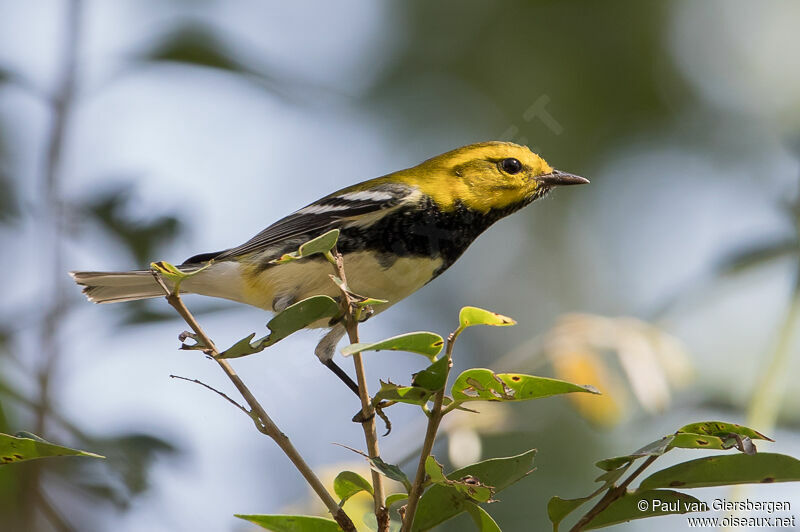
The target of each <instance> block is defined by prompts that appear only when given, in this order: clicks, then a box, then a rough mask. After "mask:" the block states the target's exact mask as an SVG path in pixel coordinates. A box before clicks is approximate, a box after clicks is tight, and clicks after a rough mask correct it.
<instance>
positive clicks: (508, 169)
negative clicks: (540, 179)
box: [500, 157, 522, 174]
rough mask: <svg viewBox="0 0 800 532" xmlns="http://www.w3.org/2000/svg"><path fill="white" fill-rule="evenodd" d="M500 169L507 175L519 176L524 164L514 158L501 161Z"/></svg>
mask: <svg viewBox="0 0 800 532" xmlns="http://www.w3.org/2000/svg"><path fill="white" fill-rule="evenodd" d="M500 168H501V169H502V170H503V171H504V172H505V173H507V174H518V173H520V171H521V170H522V163H521V162H519V161H518V160H517V159H514V158H513V157H509V158H508V159H503V160H502V161H500Z"/></svg>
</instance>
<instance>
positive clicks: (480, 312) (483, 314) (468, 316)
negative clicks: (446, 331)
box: [458, 307, 517, 329]
mask: <svg viewBox="0 0 800 532" xmlns="http://www.w3.org/2000/svg"><path fill="white" fill-rule="evenodd" d="M458 323H459V328H461V329H466V328H467V327H472V326H473V325H491V326H493V327H507V326H509V325H516V323H517V322H516V321H514V320H513V319H511V318H509V317H508V316H503V315H502V314H498V313H496V312H491V311H488V310H484V309H482V308H478V307H464V308H462V309H461V312H459V313H458Z"/></svg>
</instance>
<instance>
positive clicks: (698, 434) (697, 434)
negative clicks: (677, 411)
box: [671, 421, 773, 454]
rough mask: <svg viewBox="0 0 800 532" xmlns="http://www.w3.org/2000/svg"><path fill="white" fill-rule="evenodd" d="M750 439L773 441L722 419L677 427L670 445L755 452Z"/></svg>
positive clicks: (754, 431) (747, 428)
mask: <svg viewBox="0 0 800 532" xmlns="http://www.w3.org/2000/svg"><path fill="white" fill-rule="evenodd" d="M752 440H767V441H773V440H772V439H770V438H768V437H767V436H764V435H763V434H761V433H760V432H758V431H757V430H753V429H751V428H749V427H743V426H741V425H737V424H735V423H726V422H724V421H703V422H699V423H691V424H689V425H685V426H683V427H681V428H679V429H678V430H677V432H676V433H675V438H674V440H673V442H672V444H671V446H672V447H680V448H683V449H717V450H724V449H730V448H732V447H736V448H737V449H739V450H740V451H742V452H743V453H745V454H755V453H756V446H755V444H754V443H753V442H752Z"/></svg>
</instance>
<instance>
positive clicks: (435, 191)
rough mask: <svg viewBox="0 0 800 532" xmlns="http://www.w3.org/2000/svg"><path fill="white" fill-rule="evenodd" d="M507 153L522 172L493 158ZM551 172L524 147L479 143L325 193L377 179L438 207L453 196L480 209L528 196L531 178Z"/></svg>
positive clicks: (360, 186) (453, 200)
mask: <svg viewBox="0 0 800 532" xmlns="http://www.w3.org/2000/svg"><path fill="white" fill-rule="evenodd" d="M507 158H514V159H517V160H519V161H520V162H521V163H522V166H523V169H522V171H521V172H519V173H517V174H513V175H512V174H509V173H507V172H505V171H503V170H502V169H501V167H500V166H499V165H498V163H499V162H500V161H502V160H503V159H507ZM552 171H553V169H552V168H551V167H550V165H548V164H547V162H545V160H544V159H542V158H541V157H539V156H538V155H536V154H535V153H533V152H532V151H531V150H530V149H528V148H527V147H526V146H520V145H518V144H514V143H512V142H498V141H494V142H483V143H480V144H471V145H469V146H464V147H462V148H458V149H455V150H453V151H449V152H447V153H443V154H441V155H437V156H436V157H433V158H431V159H428V160H427V161H425V162H423V163H421V164H419V165H417V166H414V167H413V168H408V169H406V170H400V171H399V172H395V173H393V174H389V175H386V176H383V177H379V178H376V179H372V180H369V181H365V182H363V183H359V184H358V185H354V186H352V187H349V188H346V189H344V190H340V191H338V192H336V193H334V194H332V195H331V196H334V195H338V194H341V193H342V192H349V191H357V190H366V189H369V188H371V187H374V186H376V185H380V184H383V183H405V184H407V185H411V186H415V187H417V188H419V189H420V190H421V191H422V192H423V193H424V194H427V195H428V196H430V197H432V198H433V199H434V201H435V202H436V203H437V205H438V206H439V208H440V209H442V210H444V211H447V210H451V209H453V208H454V207H455V204H456V201H460V202H461V203H463V204H464V205H465V206H467V207H469V208H470V209H473V210H476V211H479V212H482V213H485V212H487V211H489V210H490V209H493V208H494V209H502V208H504V207H507V206H509V205H512V204H514V203H518V202H520V201H523V200H525V199H526V198H529V197H531V196H533V195H534V194H535V192H536V188H537V187H538V186H539V184H538V183H537V182H536V180H535V179H534V178H536V177H537V176H540V175H543V174H548V173H550V172H552Z"/></svg>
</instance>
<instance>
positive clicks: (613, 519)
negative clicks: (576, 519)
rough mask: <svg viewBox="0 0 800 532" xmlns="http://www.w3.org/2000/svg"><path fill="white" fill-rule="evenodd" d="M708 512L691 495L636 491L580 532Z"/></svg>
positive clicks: (614, 503) (621, 498) (703, 505)
mask: <svg viewBox="0 0 800 532" xmlns="http://www.w3.org/2000/svg"><path fill="white" fill-rule="evenodd" d="M705 511H708V505H707V504H706V503H704V502H702V501H700V500H698V499H695V498H694V497H692V496H691V495H687V494H685V493H680V492H678V491H672V490H648V491H644V492H640V491H636V492H633V493H628V494H626V495H623V496H622V497H620V498H619V499H617V500H616V501H614V502H612V503H611V504H610V505H609V506H608V508H606V509H605V510H603V511H602V512H600V513H599V514H598V515H597V516H596V517H595V518H594V519H592V520H591V521H589V523H588V524H587V525H586V527H585V528H584V530H594V529H596V528H603V527H607V526H611V525H616V524H619V523H625V522H627V521H632V520H634V519H644V518H645V517H656V516H659V515H671V514H686V513H690V512H705Z"/></svg>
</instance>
